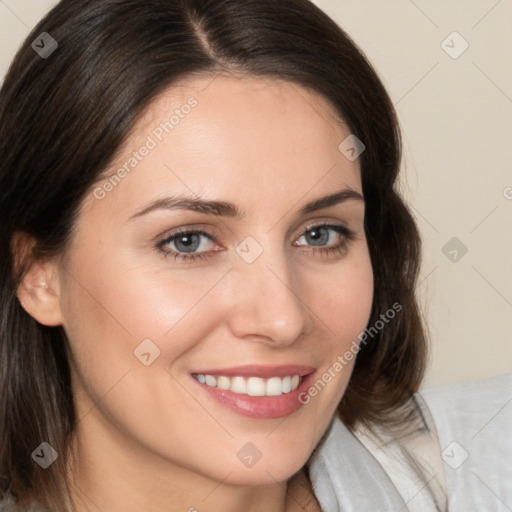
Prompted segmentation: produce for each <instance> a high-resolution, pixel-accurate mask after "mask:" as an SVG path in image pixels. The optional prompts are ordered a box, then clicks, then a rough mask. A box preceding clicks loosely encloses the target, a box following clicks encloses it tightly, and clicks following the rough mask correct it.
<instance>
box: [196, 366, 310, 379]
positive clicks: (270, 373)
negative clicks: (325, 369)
mask: <svg viewBox="0 0 512 512" xmlns="http://www.w3.org/2000/svg"><path fill="white" fill-rule="evenodd" d="M314 371H315V368H313V367H311V366H304V365H298V364H287V365H279V366H264V365H254V364H251V365H245V366H236V367H231V368H220V369H215V370H198V371H194V372H192V373H194V374H198V373H200V374H202V375H217V376H218V375H225V376H226V377H238V376H239V377H260V378H263V379H265V378H270V377H286V376H287V375H299V376H301V377H302V376H304V375H309V374H310V373H313V372H314Z"/></svg>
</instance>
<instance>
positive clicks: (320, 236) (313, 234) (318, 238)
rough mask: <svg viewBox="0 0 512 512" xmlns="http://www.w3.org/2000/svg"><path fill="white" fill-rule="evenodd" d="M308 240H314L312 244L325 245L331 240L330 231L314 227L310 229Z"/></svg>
mask: <svg viewBox="0 0 512 512" xmlns="http://www.w3.org/2000/svg"><path fill="white" fill-rule="evenodd" d="M308 238H309V239H310V240H309V241H308V242H313V244H312V245H325V244H326V243H327V242H328V240H329V233H327V230H326V229H324V228H317V229H312V230H310V231H309V234H308Z"/></svg>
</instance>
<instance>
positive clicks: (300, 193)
mask: <svg viewBox="0 0 512 512" xmlns="http://www.w3.org/2000/svg"><path fill="white" fill-rule="evenodd" d="M192 96H193V97H194V98H196V99H197V101H198V104H197V106H196V107H195V108H193V109H192V111H191V113H190V114H189V115H187V116H186V117H185V118H183V119H181V120H180V123H179V125H178V126H176V127H175V128H174V129H173V130H172V131H171V132H170V133H168V134H165V137H164V138H163V139H162V141H161V142H159V143H158V145H157V147H156V148H154V149H152V150H151V151H150V152H149V154H148V155H147V156H145V157H144V158H143V159H142V161H141V162H140V163H138V165H137V166H136V167H135V168H134V169H133V170H132V171H131V172H130V173H129V174H127V175H126V176H125V177H124V179H123V180H122V181H121V182H120V183H118V184H117V185H116V186H115V187H113V189H112V190H111V191H109V192H108V193H106V194H105V197H103V198H102V199H97V198H96V197H95V196H94V193H93V192H94V190H95V188H97V187H98V186H102V185H103V184H104V183H105V181H103V182H101V181H99V182H98V183H97V184H95V188H93V189H91V192H90V193H89V194H88V195H87V197H86V198H85V199H84V201H83V203H82V207H81V210H80V214H79V216H78V218H77V222H76V226H75V231H74V235H73V238H72V239H71V241H70V244H69V245H68V247H67V248H66V250H65V251H64V252H63V253H61V254H59V255H58V256H56V257H55V258H53V259H51V260H49V261H46V262H37V263H35V264H34V265H33V266H32V267H31V269H30V271H29V273H28V274H27V276H26V278H25V280H24V282H23V285H22V286H21V288H20V290H19V298H20V301H21V302H22V304H23V306H24V307H25V309H26V310H27V311H28V312H29V313H30V314H31V315H32V316H34V318H36V319H37V320H38V321H39V322H40V323H42V324H45V325H63V327H64V329H65V331H66V333H67V335H68V338H69V344H70V350H71V367H72V383H73V393H74V396H75V400H76V409H77V417H78V418H79V421H78V425H77V429H76V435H75V437H74V441H73V445H72V448H73V450H74V453H75V457H74V458H73V460H72V461H71V463H70V475H72V478H73V481H74V484H73V486H74V487H73V493H74V494H73V497H74V498H75V499H77V500H78V510H79V511H85V510H91V511H92V510H94V511H97V510H98V509H99V510H109V511H123V512H129V511H140V510H146V511H164V510H166V511H167V510H169V509H172V510H182V511H187V510H189V511H192V510H194V509H195V510H198V511H201V512H202V511H220V510H222V511H224V512H230V511H233V512H234V511H239V510H244V511H246V512H252V511H258V510H262V509H263V508H264V509H265V510H268V511H276V512H277V511H284V510H292V509H293V504H290V502H289V501H290V500H289V501H288V503H287V500H286V483H287V482H288V481H289V479H290V478H291V477H292V476H293V475H294V474H295V473H296V472H298V471H299V470H300V468H301V467H302V466H303V465H304V464H305V463H306V461H307V460H308V458H309V456H310V454H311V452H312V450H313V449H314V447H315V446H316V445H317V444H318V442H319V440H320V438H321V436H322V434H323V433H324V432H325V430H326V428H327V427H328V425H329V422H330V421H331V419H332V417H333V415H334V414H335V410H336V406H337V404H338V403H339V401H340V399H341V397H342V396H343V393H344V391H345V389H346V386H347V383H348V381H349V378H350V374H351V371H352V368H353V364H354V360H352V361H351V362H350V363H349V364H348V365H347V366H345V367H344V368H343V370H342V371H341V372H339V373H338V374H337V375H336V377H335V378H334V379H332V381H331V382H330V383H329V384H328V385H327V386H326V387H325V389H323V390H322V391H321V392H320V393H318V395H317V396H316V397H314V398H313V399H312V400H311V401H310V403H308V404H307V405H304V406H302V407H301V408H300V409H298V410H297V411H296V412H294V413H292V414H291V415H289V416H288V417H286V418H279V419H270V420H269V419H264V420H262V419H252V418H247V417H244V416H241V415H240V414H238V413H236V412H234V411H231V410H230V409H227V408H226V407H225V406H223V405H221V404H219V403H217V402H214V401H212V399H211V398H209V397H208V396H207V395H206V394H205V393H204V392H203V390H202V389H201V388H200V387H198V386H197V384H196V383H195V382H193V381H192V380H191V376H190V373H191V372H192V371H194V370H197V369H203V368H225V367H232V366H239V365H244V364H254V363H258V364H272V365H277V364H306V365H310V366H313V367H314V368H316V369H317V375H318V376H321V375H322V374H323V373H324V372H325V371H326V370H327V369H328V368H329V367H331V366H332V365H333V363H334V362H335V361H336V358H337V357H338V356H339V355H341V354H343V353H344V352H345V351H346V350H348V349H349V347H350V345H351V343H352V341H353V340H354V339H357V335H358V334H359V333H360V332H361V331H363V330H364V328H365V327H366V325H367V322H368V319H369V315H370V309H371V301H372V294H373V275H372V268H371V263H370V258H369V253H368V247H367V242H366V238H365V233H364V227H363V226H364V201H362V200H357V199H349V200H347V201H345V202H343V203H340V204H337V205H334V206H331V207H328V208H324V209H321V210H318V211H314V212H311V213H309V214H306V215H301V214H299V210H300V208H301V206H303V205H305V204H306V203H308V202H310V201H312V200H314V199H316V198H320V197H323V196H326V195H329V194H332V193H333V192H335V191H338V190H341V189H346V188H349V189H352V190H355V191H357V192H359V193H360V194H361V195H362V187H361V178H360V169H359V162H358V160H355V161H350V160H348V159H347V158H345V156H344V155H343V154H342V153H341V152H340V151H339V149H338V146H339V144H340V143H341V142H342V141H343V140H344V139H345V138H346V137H347V135H349V133H350V131H349V130H348V128H347V127H346V125H344V124H343V123H341V122H339V121H338V120H337V119H336V116H335V113H334V110H333V108H332V107H331V105H330V104H329V103H328V102H327V101H326V100H325V99H323V98H322V97H321V96H319V95H317V94H316V93H313V92H311V91H308V90H306V89H304V88H301V87H299V86H297V85H292V84H289V83H286V82H281V81H277V80H274V79H268V78H267V79H263V78H258V79H256V78H249V77H235V76H221V75H219V76H216V77H215V78H213V77H212V76H208V77H205V76H203V77H195V78H193V79H192V78H189V79H188V80H185V81H183V82H182V83H181V84H180V85H179V86H177V85H175V86H173V87H172V88H170V89H168V90H167V91H165V92H164V93H163V94H161V95H160V96H159V97H158V98H157V99H156V100H155V101H153V102H152V104H151V105H150V107H149V108H148V109H147V111H146V112H145V113H144V115H143V116H142V117H141V118H140V119H139V120H138V122H137V123H136V125H135V126H134V128H133V131H132V133H131V135H130V136H129V137H128V138H127V140H126V141H125V144H124V145H123V147H122V148H121V150H120V152H119V153H118V154H117V156H116V158H115V161H114V162H113V163H112V166H111V167H110V168H109V169H107V170H106V173H105V174H106V175H109V174H112V173H113V172H115V171H116V170H117V169H119V167H121V166H122V165H123V164H124V163H125V162H126V161H127V160H128V158H129V157H130V156H131V155H132V153H133V151H134V150H137V149H138V148H140V147H141V146H142V145H143V144H144V143H145V142H146V140H147V137H148V135H150V134H151V133H152V131H153V130H154V129H155V127H156V126H158V125H159V123H160V122H163V121H164V120H167V119H168V118H169V115H170V114H169V113H170V112H171V111H172V110H174V109H175V108H179V107H180V106H181V105H183V104H185V103H186V102H187V100H188V99H189V98H190V97H192ZM177 193H183V194H188V195H190V196H193V195H200V196H202V197H203V198H205V199H209V200H219V201H229V202H232V203H234V204H235V205H237V207H238V208H240V209H243V210H244V211H245V213H246V215H245V217H244V218H243V219H234V218H227V217H223V218H221V217H218V216H214V215H208V214H205V213H198V212H193V211H186V210H164V209H162V210H158V211H153V212H151V213H148V214H146V215H142V216H139V217H136V218H134V219H131V220H130V217H132V216H133V215H134V214H135V213H136V212H137V211H139V210H140V209H141V208H142V207H144V206H145V205H147V204H148V203H150V202H151V201H153V200H154V199H155V198H161V197H164V196H170V195H172V194H177ZM321 223H329V224H334V225H345V226H347V227H348V228H349V229H350V230H351V231H352V232H353V234H354V235H353V239H352V240H347V241H346V243H347V245H346V247H345V249H344V250H343V251H342V252H341V253H339V252H335V251H333V252H331V253H329V254H325V253H320V252H319V248H320V247H318V246H316V245H312V244H314V241H313V242H312V241H311V238H310V237H308V236H306V235H307V234H308V233H309V234H311V233H310V232H309V231H307V228H308V227H309V226H310V225H318V224H321ZM180 227H186V228H191V229H204V230H207V231H208V234H209V235H211V239H209V238H206V237H204V238H202V239H201V240H202V241H201V246H200V248H199V249H198V250H199V251H200V252H201V251H202V252H203V254H204V253H208V254H209V257H207V258H204V259H203V260H198V261H192V262H187V261H185V262H183V261H180V260H175V259H174V258H173V257H172V256H169V255H167V257H166V255H165V254H164V253H163V252H162V251H161V250H160V249H158V248H157V243H158V242H160V241H161V240H163V239H165V238H166V237H167V236H168V235H170V234H172V231H173V230H175V229H176V228H180ZM325 234H326V235H329V238H328V242H324V245H323V246H321V247H332V246H335V245H338V244H339V243H340V241H343V240H344V236H343V235H338V234H337V233H336V232H335V231H333V230H327V231H326V232H325ZM248 236H251V237H252V238H253V239H254V240H255V241H256V242H257V243H258V244H259V246H260V247H261V248H262V249H263V252H262V254H261V255H260V256H259V257H258V258H257V259H256V260H255V261H254V262H252V263H247V262H246V261H244V259H242V258H241V257H240V256H239V254H238V253H237V252H236V251H235V249H236V247H237V246H238V245H239V244H240V243H241V242H242V241H243V240H244V239H245V238H246V237H248ZM294 242H297V244H298V245H297V244H296V245H294ZM179 247H182V246H179ZM167 249H168V251H169V252H172V250H174V251H175V252H177V250H178V249H177V248H176V245H172V244H171V243H169V244H168V246H167ZM251 250H252V249H251ZM42 283H44V284H45V285H46V286H44V285H43V284H42ZM146 338H149V339H151V340H152V342H153V343H154V344H155V345H156V346H158V348H159V350H160V356H159V357H158V358H157V359H155V360H154V362H153V363H152V364H151V365H149V366H145V365H143V364H142V363H141V362H140V361H139V360H138V359H137V358H136V357H134V349H135V348H136V347H137V346H138V345H139V344H140V343H141V341H142V340H144V339H146ZM248 442H250V443H252V444H254V445H255V446H256V447H257V448H258V450H259V451H260V452H261V454H262V457H261V459H260V460H259V461H258V463H256V464H255V465H254V466H252V467H250V468H247V467H245V466H244V465H243V464H242V463H241V462H240V460H239V459H238V457H237V452H238V451H239V450H240V449H241V448H242V447H243V446H244V445H246V443H248ZM220 482H221V484H219V483H220ZM291 501H293V500H291ZM263 504H264V505H263ZM262 507H263V508H262Z"/></svg>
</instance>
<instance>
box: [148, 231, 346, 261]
mask: <svg viewBox="0 0 512 512" xmlns="http://www.w3.org/2000/svg"><path fill="white" fill-rule="evenodd" d="M319 228H328V229H332V230H333V231H335V232H336V233H338V234H339V235H342V236H343V238H342V240H341V242H339V243H338V244H336V245H332V246H328V247H319V248H313V249H312V252H314V253H319V254H320V255H327V256H328V255H333V254H343V253H344V252H345V251H346V249H347V248H348V245H349V242H351V241H352V240H354V239H355V234H354V232H353V231H351V230H350V229H349V228H347V227H345V226H340V225H337V224H314V225H312V226H308V227H307V228H306V229H305V230H304V232H303V233H302V234H301V236H300V237H299V238H301V237H302V236H304V234H306V233H307V232H309V231H313V230H315V229H319ZM183 235H204V236H206V237H207V238H209V239H210V240H212V241H214V238H213V237H212V236H211V235H210V234H208V233H207V232H205V231H203V230H200V229H198V230H194V229H187V228H181V229H179V230H177V231H175V232H174V233H172V235H170V236H168V237H167V238H165V239H164V240H162V241H161V242H159V243H158V244H157V248H158V249H159V250H160V251H161V252H162V253H163V254H164V256H165V257H166V258H167V257H168V256H171V257H173V258H174V260H175V261H176V260H181V261H189V262H190V261H194V260H196V261H199V260H203V259H206V258H210V257H211V256H213V254H212V252H202V253H188V254H187V253H182V252H176V251H169V250H166V249H164V246H165V245H168V244H170V243H171V242H173V241H174V240H176V239H178V238H179V237H180V236H183ZM311 247H313V246H311Z"/></svg>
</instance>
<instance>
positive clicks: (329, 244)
mask: <svg viewBox="0 0 512 512" xmlns="http://www.w3.org/2000/svg"><path fill="white" fill-rule="evenodd" d="M354 238H355V236H354V233H353V232H352V231H351V230H350V229H349V228H347V227H346V226H341V225H337V224H318V225H315V226H310V227H308V228H307V229H306V231H305V234H304V235H302V236H301V237H299V238H298V239H297V242H294V245H299V246H300V245H302V244H301V243H300V241H301V240H304V241H305V242H306V244H308V245H309V246H310V247H312V251H313V252H318V253H320V254H331V253H343V252H345V251H346V250H347V248H348V245H349V242H351V241H352V240H353V239H354Z"/></svg>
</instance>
